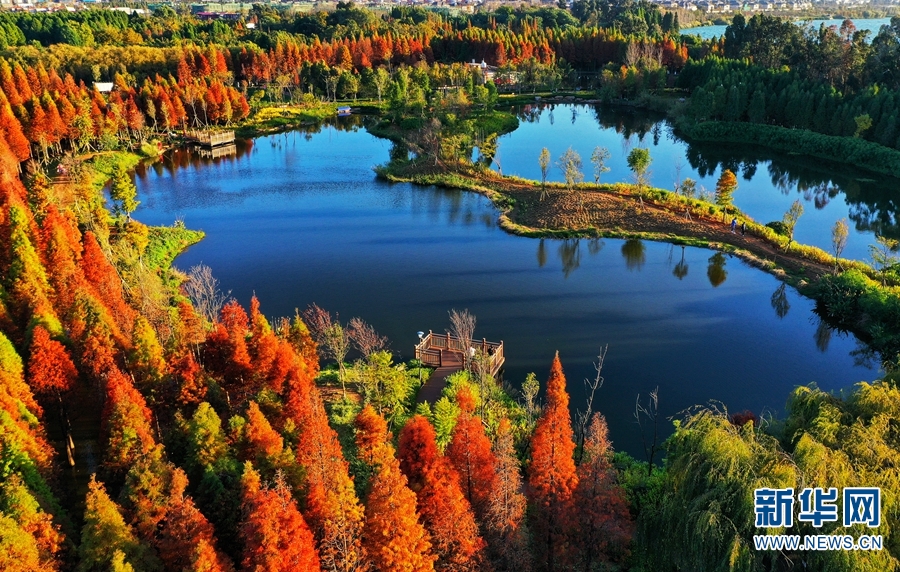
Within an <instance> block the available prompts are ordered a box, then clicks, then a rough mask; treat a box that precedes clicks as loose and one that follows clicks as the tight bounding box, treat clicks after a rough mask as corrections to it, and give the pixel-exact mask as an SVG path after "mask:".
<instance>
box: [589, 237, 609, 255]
mask: <svg viewBox="0 0 900 572" xmlns="http://www.w3.org/2000/svg"><path fill="white" fill-rule="evenodd" d="M604 246H606V243H605V242H603V240H601V239H599V238H592V239H590V240H588V252H589V253H590V255H591V256H596V255H597V254H598V253H599V252H600V251H601V250H603V247H604Z"/></svg>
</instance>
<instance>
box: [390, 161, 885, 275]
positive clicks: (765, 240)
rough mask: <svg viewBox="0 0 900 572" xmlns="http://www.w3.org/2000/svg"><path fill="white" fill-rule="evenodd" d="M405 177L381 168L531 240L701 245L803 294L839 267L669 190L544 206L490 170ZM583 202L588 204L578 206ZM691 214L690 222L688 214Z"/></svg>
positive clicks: (582, 196) (593, 195) (552, 198)
mask: <svg viewBox="0 0 900 572" xmlns="http://www.w3.org/2000/svg"><path fill="white" fill-rule="evenodd" d="M406 167H407V169H406V172H404V170H403V169H402V168H401V169H396V168H392V167H390V166H387V167H380V168H376V174H377V176H378V177H380V178H382V179H384V180H387V181H389V182H408V183H413V184H417V185H435V186H439V187H445V188H453V189H460V190H466V191H472V192H476V193H479V194H481V195H484V196H485V197H487V198H488V199H490V200H491V202H492V203H493V205H494V207H495V208H497V209H498V211H499V212H500V215H499V217H498V223H499V226H500V228H502V229H503V230H505V231H506V232H508V233H510V234H514V235H517V236H524V237H528V238H622V239H632V238H638V239H645V240H654V241H658V242H669V243H672V244H676V245H682V246H696V247H701V248H708V249H711V250H715V251H721V252H725V253H728V254H733V255H735V256H738V257H740V258H741V259H743V260H745V261H746V262H748V263H750V264H751V265H753V266H755V267H757V268H760V269H762V270H765V271H767V272H769V273H770V274H773V275H774V276H776V277H778V278H779V279H781V280H783V281H785V282H788V283H789V284H791V285H792V286H795V287H797V288H798V289H801V288H805V287H807V286H809V285H810V284H812V283H813V282H814V281H815V280H818V279H819V278H820V277H822V276H823V275H826V274H831V273H832V271H833V268H834V258H833V257H832V256H831V255H830V254H828V253H826V252H824V251H822V250H820V249H818V248H815V247H811V246H807V245H803V244H799V243H796V242H794V243H792V244H791V247H790V249H789V250H788V251H785V250H784V245H785V244H786V243H787V238H785V237H781V236H780V235H777V234H776V233H775V232H774V231H773V230H772V229H770V228H768V227H765V226H763V225H761V224H759V223H757V222H756V221H754V220H753V219H751V218H750V217H748V216H746V215H745V214H743V213H741V212H740V211H738V210H737V209H735V208H730V209H729V210H728V215H727V218H728V219H730V218H737V219H738V224H740V223H742V222H744V223H746V225H747V226H746V230H747V232H746V234H745V235H741V234H740V232H737V233H732V232H731V230H730V224H729V223H728V222H722V218H721V217H722V210H721V209H720V208H719V207H717V206H715V205H712V204H710V203H706V202H703V201H699V200H697V199H687V198H685V197H682V196H680V195H675V194H674V193H672V192H670V191H666V190H664V189H655V188H654V189H647V190H645V191H644V195H643V208H642V207H641V198H640V197H639V196H638V195H637V194H634V193H632V192H631V189H632V188H633V187H632V185H628V184H625V183H611V184H607V183H603V184H600V185H596V184H593V183H583V184H580V185H578V187H577V188H576V190H575V191H573V192H569V191H568V190H567V189H565V187H564V186H563V185H562V184H560V183H548V184H547V186H546V188H547V193H548V194H547V198H545V199H544V200H543V201H541V200H540V193H541V185H540V183H539V182H538V181H531V180H527V179H520V178H517V177H503V176H501V175H497V174H494V173H493V172H490V171H477V170H475V169H471V168H470V169H463V168H460V169H459V170H454V169H445V170H440V171H434V170H433V171H434V172H431V173H428V172H417V171H416V165H415V164H414V163H412V164H410V165H407V166H406ZM581 203H583V204H581ZM685 209H687V211H688V212H689V213H690V220H689V219H688V218H687V216H686V215H685V214H684V213H685ZM840 266H841V267H842V268H843V269H845V270H846V269H850V268H853V269H856V270H860V271H862V272H864V273H866V274H869V275H871V274H874V271H873V270H872V269H871V268H870V267H869V266H868V265H866V264H864V263H862V262H859V261H855V260H848V259H841V260H840Z"/></svg>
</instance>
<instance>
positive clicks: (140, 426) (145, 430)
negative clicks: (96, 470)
mask: <svg viewBox="0 0 900 572" xmlns="http://www.w3.org/2000/svg"><path fill="white" fill-rule="evenodd" d="M103 423H104V426H105V433H106V435H107V436H108V441H107V446H106V457H105V464H106V468H107V469H108V470H110V471H111V472H113V473H116V472H124V471H126V470H128V468H129V467H130V466H131V465H132V464H133V463H134V460H135V458H136V457H137V456H139V455H143V454H146V453H147V452H149V451H150V450H151V449H152V448H153V447H154V445H155V444H156V443H155V440H154V439H153V430H152V429H151V428H150V410H149V409H148V408H147V404H146V402H145V401H144V398H143V397H142V396H141V394H140V393H138V391H137V390H136V389H135V388H134V386H133V385H132V384H131V380H130V379H129V378H128V377H127V376H125V374H123V373H122V372H121V371H120V370H119V369H118V368H115V367H114V368H113V369H112V370H111V371H110V372H109V377H108V378H107V381H106V405H105V407H104V412H103Z"/></svg>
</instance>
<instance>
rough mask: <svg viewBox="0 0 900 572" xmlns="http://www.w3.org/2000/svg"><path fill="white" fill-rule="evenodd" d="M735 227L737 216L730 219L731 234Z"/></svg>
mask: <svg viewBox="0 0 900 572" xmlns="http://www.w3.org/2000/svg"><path fill="white" fill-rule="evenodd" d="M736 229H737V217H734V218H733V219H731V232H732V234H733V233H734V231H735V230H736Z"/></svg>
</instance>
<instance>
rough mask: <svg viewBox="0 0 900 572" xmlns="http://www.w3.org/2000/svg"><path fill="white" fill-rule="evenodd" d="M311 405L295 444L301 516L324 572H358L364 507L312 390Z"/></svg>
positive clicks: (337, 443) (315, 394)
mask: <svg viewBox="0 0 900 572" xmlns="http://www.w3.org/2000/svg"><path fill="white" fill-rule="evenodd" d="M310 400H311V403H310V406H309V407H308V408H307V415H306V417H305V419H304V420H303V421H304V422H303V423H301V424H300V427H302V432H301V434H300V437H299V439H298V443H297V462H298V463H299V464H300V465H301V466H303V467H304V468H305V469H306V490H307V492H306V517H307V519H308V520H309V523H310V526H312V529H313V532H314V533H315V536H316V540H317V543H318V546H319V556H320V557H321V559H322V565H323V568H325V569H327V570H336V571H337V570H340V571H345V572H351V571H353V570H359V569H361V567H362V566H363V555H362V545H361V542H360V537H361V535H362V526H363V507H362V506H361V505H360V504H359V499H357V497H356V490H355V489H354V487H353V480H352V479H351V478H350V474H349V472H348V465H347V462H346V461H345V460H344V456H343V453H342V452H341V445H340V442H339V441H338V436H337V433H335V431H334V429H332V428H331V426H330V425H329V424H328V416H327V414H326V412H325V407H324V406H323V404H322V400H321V398H320V397H319V392H318V391H317V390H315V389H313V390H312V393H311V395H310Z"/></svg>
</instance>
